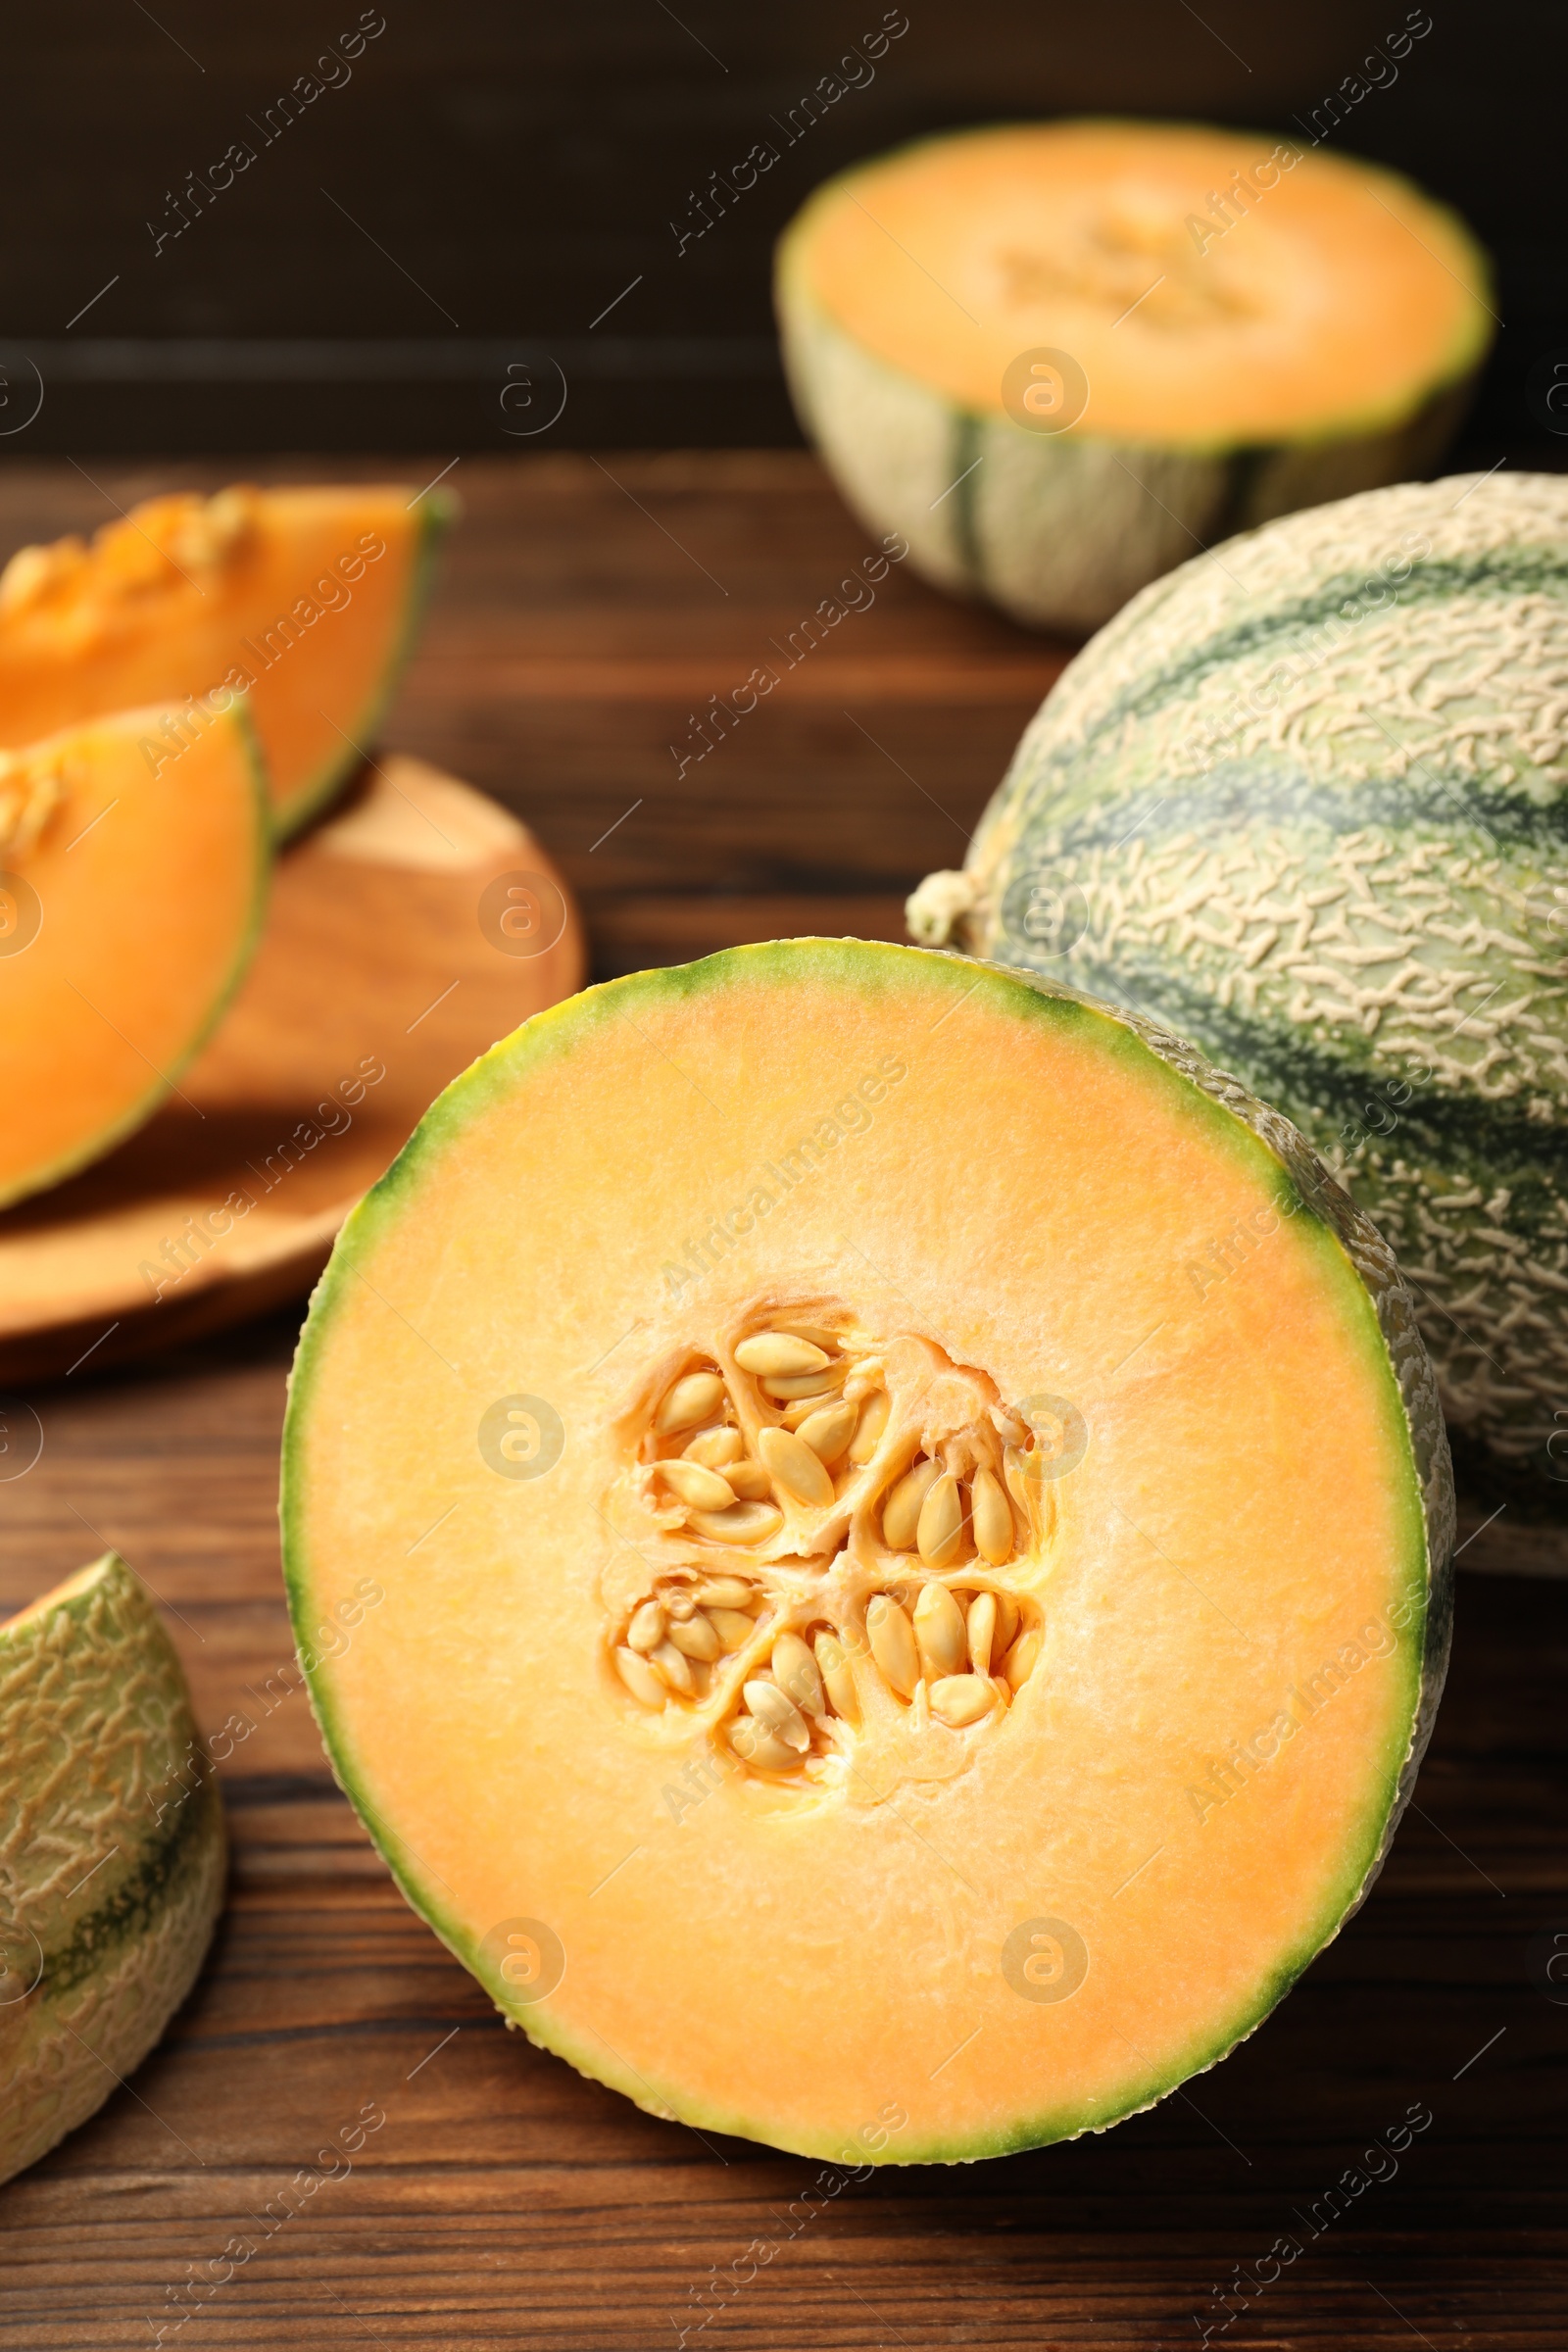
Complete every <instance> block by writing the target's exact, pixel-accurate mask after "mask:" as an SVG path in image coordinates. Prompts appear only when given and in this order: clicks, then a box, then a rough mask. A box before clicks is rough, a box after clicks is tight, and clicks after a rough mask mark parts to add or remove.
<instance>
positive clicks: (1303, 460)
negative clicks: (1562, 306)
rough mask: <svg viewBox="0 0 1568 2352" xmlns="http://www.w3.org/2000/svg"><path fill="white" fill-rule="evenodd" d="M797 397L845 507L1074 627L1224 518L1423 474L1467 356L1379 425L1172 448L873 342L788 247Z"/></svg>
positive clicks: (1180, 555)
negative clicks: (989, 411) (987, 413)
mask: <svg viewBox="0 0 1568 2352" xmlns="http://www.w3.org/2000/svg"><path fill="white" fill-rule="evenodd" d="M776 307H777V312H778V320H779V332H780V337H781V340H782V344H783V352H784V365H785V372H786V374H787V376H788V379H789V385H790V391H791V396H792V398H793V400H794V403H795V408H796V413H797V415H798V416H799V417H800V420H801V423H802V425H803V427H804V428H805V430H806V432H807V434H808V436H809V439H810V440H811V441H812V442H813V443H814V445H815V447H816V449H817V451H818V453H819V455H820V456H821V457H822V459H823V461H824V463H825V464H826V466H827V467H828V470H829V472H830V473H831V474H832V476H833V479H834V482H835V484H836V485H837V488H838V490H839V492H840V495H841V496H842V497H843V499H844V501H845V503H846V505H847V506H849V507H850V508H851V509H852V510H853V512H854V513H855V514H856V515H858V517H859V519H860V520H861V521H862V522H863V523H864V524H865V525H866V527H867V528H868V529H869V530H871V531H873V532H875V533H878V534H884V533H886V532H889V531H898V532H901V533H902V534H903V536H904V537H905V538H906V539H907V542H908V546H909V559H910V562H911V563H912V564H913V565H914V567H915V569H916V570H917V571H919V572H921V573H923V574H924V576H925V577H926V578H927V579H929V580H930V581H932V583H933V584H934V585H935V586H937V587H939V588H943V589H946V590H947V591H948V593H949V594H950V595H956V596H965V597H974V598H977V599H982V600H985V601H987V602H989V603H991V604H994V605H997V606H1000V607H1001V609H1002V611H1003V612H1005V613H1009V614H1010V615H1011V616H1012V618H1013V619H1014V620H1020V621H1023V622H1025V623H1026V624H1027V625H1029V626H1030V627H1035V628H1050V629H1059V630H1063V631H1065V632H1067V633H1068V634H1069V635H1075V636H1077V635H1086V634H1087V633H1088V632H1089V631H1090V630H1092V629H1097V628H1099V627H1100V626H1101V624H1102V623H1103V621H1106V620H1108V619H1109V618H1110V616H1111V615H1112V613H1116V612H1118V611H1119V610H1120V608H1121V607H1122V606H1123V605H1125V604H1126V603H1127V601H1128V599H1129V598H1131V597H1133V596H1135V595H1136V594H1137V593H1138V592H1139V590H1141V589H1143V588H1145V587H1147V586H1148V585H1149V583H1150V582H1151V581H1153V580H1157V579H1158V578H1159V577H1160V576H1161V575H1162V574H1163V573H1166V572H1168V571H1170V570H1171V569H1172V568H1173V567H1174V566H1175V565H1177V564H1184V563H1185V562H1186V561H1187V560H1188V558H1189V557H1191V555H1192V552H1193V549H1194V546H1195V545H1198V546H1203V545H1206V544H1208V543H1209V542H1211V541H1213V540H1215V539H1223V538H1224V537H1225V536H1226V535H1227V534H1229V533H1231V532H1234V531H1237V530H1244V529H1250V528H1251V527H1252V526H1254V525H1256V524H1259V523H1263V522H1266V521H1269V520H1271V519H1272V518H1274V517H1275V516H1277V515H1287V514H1290V513H1291V512H1293V511H1294V510H1295V509H1297V508H1299V507H1310V506H1313V505H1316V504H1318V503H1319V502H1320V501H1323V500H1326V499H1341V498H1346V497H1348V496H1349V495H1351V493H1353V492H1356V491H1360V490H1368V489H1373V488H1376V487H1378V486H1380V485H1382V484H1384V483H1389V482H1397V481H1399V480H1401V479H1402V478H1403V477H1405V476H1406V475H1409V474H1414V473H1422V472H1424V471H1425V470H1426V469H1427V467H1428V466H1431V465H1432V464H1434V463H1435V462H1436V460H1437V459H1438V458H1439V456H1441V454H1442V452H1443V451H1444V449H1445V448H1446V446H1447V444H1448V442H1449V441H1450V440H1451V438H1452V436H1453V433H1454V431H1455V430H1456V429H1457V426H1458V424H1459V421H1460V419H1461V418H1462V417H1463V415H1464V413H1465V410H1466V408H1467V407H1468V406H1469V402H1470V398H1471V394H1472V391H1473V389H1474V383H1475V375H1476V370H1475V369H1474V368H1467V369H1466V370H1465V372H1464V373H1463V374H1462V375H1461V376H1460V377H1459V378H1457V379H1456V380H1454V381H1452V382H1449V383H1446V384H1444V385H1442V386H1440V387H1438V388H1437V389H1435V390H1434V391H1433V392H1432V393H1431V394H1430V396H1429V397H1427V398H1425V399H1423V400H1422V401H1421V402H1420V403H1418V405H1417V406H1416V408H1415V409H1414V410H1413V412H1412V413H1411V415H1410V416H1409V417H1406V418H1404V419H1402V420H1400V421H1399V422H1398V423H1397V424H1394V425H1388V426H1384V427H1382V428H1380V429H1378V430H1376V431H1372V432H1367V433H1363V434H1357V435H1348V436H1344V437H1329V438H1325V439H1322V440H1316V441H1310V442H1298V443H1294V444H1293V443H1280V444H1277V445H1275V446H1272V447H1262V448H1258V447H1251V446H1249V447H1245V448H1237V449H1233V450H1218V451H1206V450H1184V449H1173V448H1166V447H1163V446H1161V445H1160V444H1158V443H1156V442H1147V443H1138V442H1112V441H1109V440H1103V439H1096V438H1095V437H1094V436H1092V435H1089V434H1080V433H1065V432H1064V433H1060V434H1055V435H1050V434H1039V433H1033V432H1027V431H1025V430H1024V429H1023V428H1022V427H1021V426H1018V425H1015V424H1013V423H1012V422H1011V421H1010V420H1009V419H1008V418H1007V417H1000V416H991V417H981V416H977V415H974V414H972V413H970V412H969V411H967V410H964V409H960V408H956V407H955V406H954V405H953V404H952V402H950V401H949V400H947V399H945V398H944V397H943V396H942V395H940V394H939V393H937V392H936V391H934V390H932V389H931V388H930V387H929V386H927V385H925V384H922V383H921V382H920V381H919V380H918V379H917V378H916V377H914V376H912V375H907V374H905V373H903V372H902V371H901V370H899V369H897V368H892V367H890V366H889V365H888V364H887V363H886V362H885V361H883V360H880V359H878V358H877V357H876V356H875V355H874V354H873V353H872V352H869V351H867V350H866V349H865V348H864V346H863V345H861V344H860V343H858V342H857V341H856V339H855V338H854V337H853V336H852V335H850V334H848V333H846V332H845V330H844V329H843V328H842V327H841V326H840V325H838V324H837V323H836V321H834V320H833V319H830V318H829V317H828V316H827V314H826V313H825V312H824V311H823V310H822V309H821V308H820V306H819V305H818V304H816V303H815V302H813V301H812V299H811V297H810V295H809V292H808V291H807V289H806V287H805V285H804V284H803V283H802V277H801V271H800V269H799V266H798V264H797V263H796V262H795V261H794V260H793V259H792V256H791V253H790V250H789V248H788V247H787V246H786V249H785V251H784V253H783V255H782V257H781V260H780V266H779V270H778V277H777V287H776Z"/></svg>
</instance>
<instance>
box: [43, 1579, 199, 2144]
mask: <svg viewBox="0 0 1568 2352" xmlns="http://www.w3.org/2000/svg"><path fill="white" fill-rule="evenodd" d="M0 1862H3V1864H4V1883H3V1886H0V2180H9V2179H10V2178H11V2175H12V2174H13V2173H17V2172H20V2171H21V2170H22V2168H23V2166H24V2165H27V2164H32V2163H34V2162H35V2161H36V2159H37V2158H38V2157H40V2156H42V2155H43V2154H44V2153H45V2151H46V2150H47V2149H49V2148H52V2147H53V2146H54V2144H55V2142H56V2141H57V2140H58V2139H60V2138H62V2137H63V2136H64V2135H65V2133H66V2132H68V2131H71V2130H72V2129H73V2126H75V2125H76V2124H79V2123H81V2122H82V2121H83V2120H84V2118H85V2117H87V2116H89V2115H91V2114H92V2112H93V2110H94V2108H96V2107H101V2106H102V2104H103V2102H104V2100H105V2099H106V2098H108V2097H109V2096H110V2095H111V2093H112V2092H113V2091H114V2090H115V2088H116V2085H117V2079H119V2078H123V2077H124V2076H125V2075H128V2074H129V2073H130V2072H131V2070H132V2069H133V2068H134V2067H136V2066H139V2065H140V2063H141V2061H142V2059H143V2058H145V2057H146V2055H147V2052H148V2051H149V2050H150V2049H151V2048H152V2046H153V2044H154V2042H155V2041H156V2040H157V2039H158V2036H159V2035H160V2034H162V2032H163V2030H164V2028H165V2026H166V2025H167V2024H168V2023H169V2020H170V2018H171V2017H172V2014H173V2012H174V2011H175V2009H177V2008H178V2006H179V2004H180V2002H181V2001H182V2000H183V1999H184V1997H185V1995H186V1993H187V1992H188V1991H189V1990H190V1987H191V1985H192V1983H193V1982H194V1980H195V1976H196V1972H197V1970H198V1969H199V1968H200V1966H201V1963H202V1955H203V1954H204V1952H205V1951H206V1949H207V1945H208V1941H209V1938H210V1937H211V1936H212V1932H213V1923H214V1921H215V1920H216V1919H217V1916H218V1910H219V1905H220V1903H221V1899H222V1891H223V1815H222V1806H221V1802H220V1799H219V1794H218V1783H217V1780H216V1778H215V1776H214V1773H213V1769H212V1765H211V1764H210V1763H209V1762H208V1760H207V1757H206V1755H205V1752H204V1751H203V1749H202V1747H201V1744H200V1742H199V1741H198V1740H197V1738H196V1727H195V1725H194V1723H193V1722H192V1720H191V1712H190V1701H189V1699H188V1698H187V1696H186V1692H185V1682H184V1677H183V1675H182V1674H181V1672H180V1667H179V1661H178V1659H177V1658H176V1657H175V1655H174V1651H173V1648H172V1644H171V1642H170V1640H169V1636H168V1635H167V1634H166V1633H165V1631H164V1628H163V1624H162V1621H161V1619H160V1618H159V1616H158V1613H157V1611H156V1610H155V1609H154V1608H153V1606H152V1603H151V1602H150V1601H149V1599H148V1598H147V1595H146V1593H145V1592H144V1591H143V1590H142V1588H141V1586H140V1585H139V1584H138V1583H137V1581H136V1579H135V1578H134V1577H133V1576H132V1575H131V1573H130V1571H129V1569H128V1568H127V1567H126V1566H125V1564H124V1562H123V1560H121V1559H118V1558H117V1557H116V1555H115V1554H114V1553H113V1552H107V1553H106V1554H105V1555H104V1557H103V1558H102V1559H101V1560H97V1561H95V1562H94V1563H93V1565H92V1566H91V1567H90V1568H83V1569H82V1570H81V1571H80V1573H79V1574H78V1575H76V1576H73V1577H71V1578H69V1579H68V1580H67V1582H66V1583H65V1584H63V1585H59V1586H57V1587H56V1588H55V1590H54V1592H52V1593H46V1594H45V1595H44V1597H43V1599H42V1600H38V1601H34V1603H33V1604H32V1606H31V1607H30V1608H27V1609H24V1610H23V1612H22V1614H21V1615H20V1616H18V1617H13V1618H12V1619H11V1621H10V1623H9V1624H7V1625H4V1626H0Z"/></svg>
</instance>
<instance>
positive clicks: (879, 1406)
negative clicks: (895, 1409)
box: [850, 1389, 893, 1462]
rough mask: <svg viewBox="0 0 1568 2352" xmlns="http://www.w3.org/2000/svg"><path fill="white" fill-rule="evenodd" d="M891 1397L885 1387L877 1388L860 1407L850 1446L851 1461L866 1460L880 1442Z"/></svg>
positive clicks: (891, 1404)
mask: <svg viewBox="0 0 1568 2352" xmlns="http://www.w3.org/2000/svg"><path fill="white" fill-rule="evenodd" d="M892 1406H893V1399H892V1397H890V1396H889V1395H888V1393H887V1391H886V1389H878V1390H877V1392H876V1394H875V1396H873V1397H867V1398H866V1400H865V1402H864V1403H863V1404H862V1405H861V1407H860V1418H859V1422H858V1426H857V1428H856V1432H855V1437H854V1439H853V1441H852V1443H851V1446H850V1459H851V1461H852V1462H868V1461H869V1460H870V1459H871V1456H872V1454H873V1453H875V1451H876V1449H877V1447H878V1446H879V1445H880V1444H881V1442H882V1432H883V1431H884V1430H885V1429H886V1427H887V1425H888V1414H889V1412H890V1411H891V1410H892Z"/></svg>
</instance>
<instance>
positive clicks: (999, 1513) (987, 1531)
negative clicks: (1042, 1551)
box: [969, 1470, 1012, 1568]
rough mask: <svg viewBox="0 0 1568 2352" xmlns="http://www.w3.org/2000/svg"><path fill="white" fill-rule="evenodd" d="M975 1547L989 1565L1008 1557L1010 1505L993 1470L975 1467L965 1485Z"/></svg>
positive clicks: (1010, 1554)
mask: <svg viewBox="0 0 1568 2352" xmlns="http://www.w3.org/2000/svg"><path fill="white" fill-rule="evenodd" d="M969 1502H970V1507H971V1509H972V1510H973V1513H974V1541H975V1549H976V1550H977V1551H978V1552H979V1554H980V1557H981V1558H982V1559H983V1560H989V1561H990V1562H991V1565H992V1567H993V1568H1000V1567H1001V1566H1002V1563H1003V1561H1004V1560H1010V1559H1011V1557H1012V1505H1011V1504H1010V1503H1009V1502H1008V1500H1007V1497H1006V1495H1005V1492H1004V1491H1003V1485H1002V1481H1001V1479H1000V1478H998V1476H997V1474H996V1472H995V1471H994V1470H977V1471H976V1472H975V1474H974V1477H973V1479H972V1481H971V1482H970V1487H969Z"/></svg>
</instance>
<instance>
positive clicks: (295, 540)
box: [0, 483, 456, 834]
mask: <svg viewBox="0 0 1568 2352" xmlns="http://www.w3.org/2000/svg"><path fill="white" fill-rule="evenodd" d="M455 511H456V510H455V506H454V504H453V502H452V501H451V500H450V499H448V498H446V497H445V495H444V493H442V492H440V491H435V492H431V493H429V494H428V495H426V496H425V497H423V498H422V499H417V500H416V494H415V493H413V492H411V491H410V490H409V489H408V488H406V487H404V486H401V485H392V486H387V487H378V486H373V485H367V484H361V483H346V484H342V485H338V486H327V487H319V488H307V489H283V490H256V489H250V488H247V487H244V486H243V485H239V486H236V487H234V488H231V489H228V490H222V491H220V492H219V494H218V496H217V497H216V498H210V499H203V498H200V497H197V496H195V495H194V494H191V493H188V492H179V493H176V494H174V495H173V496H171V497H167V498H154V499H149V500H147V501H146V503H145V504H144V505H142V506H139V507H134V508H132V510H131V511H130V513H129V514H128V515H125V516H124V518H123V520H122V521H120V522H113V523H110V524H108V525H106V527H105V528H104V529H103V530H101V531H100V532H99V533H98V534H97V536H96V538H94V539H93V541H92V543H91V545H90V546H89V545H87V544H84V542H83V541H81V540H80V539H61V540H58V541H56V542H55V544H54V545H53V546H50V547H25V548H23V549H21V550H20V551H19V552H18V553H17V554H16V555H15V556H13V557H12V559H11V561H10V563H9V564H7V566H6V568H5V571H4V573H3V574H0V725H3V726H4V729H5V739H6V741H7V743H30V742H32V741H33V740H34V739H35V738H36V737H37V736H40V735H49V734H53V733H54V732H55V731H56V730H57V729H58V728H61V727H64V726H68V725H70V724H71V723H72V722H73V721H74V720H76V719H80V718H93V717H97V716H99V715H100V714H102V713H103V712H105V711H123V710H128V709H130V708H131V707H132V706H133V705H134V706H139V705H141V704H144V703H153V702H162V701H165V700H172V701H174V702H176V703H178V702H186V703H190V702H194V703H195V704H196V705H197V706H198V711H197V716H198V717H199V716H200V714H201V711H202V710H203V709H205V708H207V707H210V705H211V700H212V697H213V696H214V694H215V691H216V690H218V689H220V688H224V689H226V690H227V691H228V692H229V693H230V694H232V693H234V692H236V691H240V692H245V691H248V692H249V694H250V697H251V713H252V716H253V718H254V720H255V723H256V731H257V734H258V735H259V736H260V738H261V744H262V750H263V754H264V756H265V759H266V762H267V770H268V780H269V787H270V794H271V802H272V809H273V814H274V818H275V821H276V824H277V828H278V830H279V832H280V833H283V834H287V833H291V832H293V831H294V830H295V829H296V828H297V827H298V826H299V825H300V824H302V823H303V822H304V820H305V819H306V817H308V816H309V815H310V814H311V813H312V811H313V810H314V809H318V808H319V807H320V806H321V804H322V803H323V802H324V801H326V800H327V799H329V798H330V796H331V794H332V793H333V792H334V791H335V790H336V788H337V786H338V785H339V784H340V783H342V782H343V780H344V779H345V778H346V777H347V776H348V775H349V774H350V773H351V772H352V771H353V769H354V768H355V767H357V766H358V765H359V764H360V763H361V760H362V759H363V757H364V754H365V752H366V751H367V750H368V747H369V744H370V740H371V738H372V737H373V735H374V733H375V730H376V727H377V726H378V725H379V723H380V719H381V714H382V711H383V710H384V708H385V706H386V703H387V701H388V698H389V697H390V695H391V691H392V688H393V685H394V684H395V682H396V679H397V674H398V671H399V669H400V667H401V666H402V662H403V658H404V655H405V654H406V652H407V651H408V648H409V646H410V644H411V643H412V640H413V635H414V631H415V628H416V626H417V620H418V616H419V613H420V610H421V608H422V605H423V601H424V595H425V591H426V588H427V585H428V581H429V575H430V570H431V564H432V559H433V554H434V549H435V544H436V541H437V539H438V537H439V535H440V532H441V530H442V528H443V526H444V525H445V523H446V522H447V520H448V519H449V518H450V516H451V515H452V514H453V513H454V512H455ZM186 716H187V714H186V713H184V712H180V711H175V712H172V713H171V714H170V717H169V719H168V721H167V722H166V724H167V725H168V727H169V729H170V733H169V741H170V745H171V748H172V749H177V747H178V742H179V735H178V728H179V724H180V722H181V720H182V719H185V718H186Z"/></svg>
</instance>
